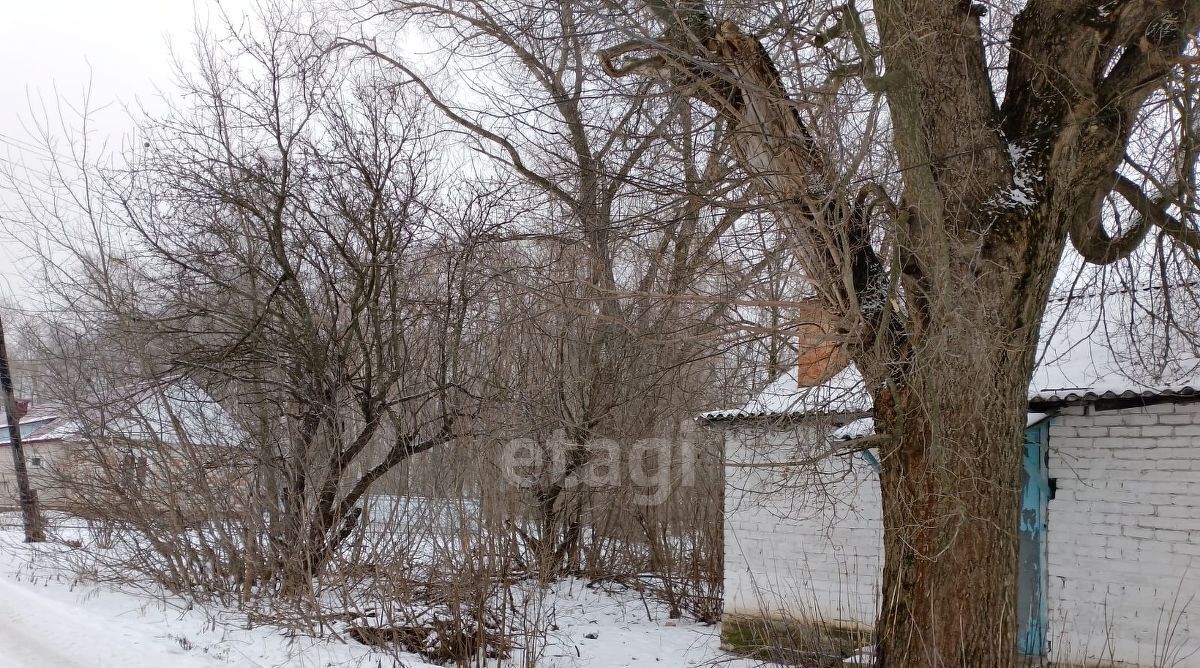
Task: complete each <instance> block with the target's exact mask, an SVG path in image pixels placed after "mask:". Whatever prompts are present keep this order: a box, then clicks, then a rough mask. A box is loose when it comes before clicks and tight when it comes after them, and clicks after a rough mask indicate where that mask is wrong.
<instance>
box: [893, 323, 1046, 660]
mask: <svg viewBox="0 0 1200 668" xmlns="http://www.w3.org/2000/svg"><path fill="white" fill-rule="evenodd" d="M1004 311H1007V309H1004V310H1002V311H1001V312H1004ZM975 318H978V320H976V321H975V322H971V319H970V318H963V319H961V320H960V319H957V318H956V319H955V320H954V321H953V322H947V323H943V324H942V326H939V327H937V330H940V331H935V332H930V333H928V334H927V335H926V336H925V337H923V338H925V339H926V340H925V341H922V342H920V343H917V345H918V346H919V348H918V349H917V350H916V352H914V355H913V359H912V366H911V367H910V369H911V372H910V373H909V374H907V375H906V376H905V377H904V379H903V384H902V385H893V386H892V387H891V388H885V389H883V390H882V391H879V392H877V393H876V396H875V401H876V405H875V415H876V420H877V429H878V430H879V432H880V433H883V434H887V436H888V439H887V440H885V441H884V443H885V445H884V446H883V448H882V452H881V455H882V462H883V466H882V471H881V476H880V483H881V486H882V496H883V504H884V505H883V521H884V554H885V558H884V577H883V591H882V599H883V602H882V609H881V613H880V617H879V623H878V626H877V631H878V634H879V643H880V653H879V658H880V660H879V665H881V666H887V667H888V668H943V667H945V668H949V667H954V668H959V667H962V666H987V667H989V668H990V667H1003V666H1011V665H1013V664H1014V661H1015V651H1016V619H1015V594H1016V590H1015V582H1016V574H1017V573H1016V571H1017V545H1018V535H1017V515H1018V510H1019V498H1020V494H1019V489H1018V487H1019V484H1020V483H1019V481H1020V467H1021V452H1022V449H1021V434H1022V431H1023V427H1024V423H1025V418H1024V416H1025V406H1026V396H1027V395H1026V391H1027V390H1026V388H1027V386H1028V382H1029V374H1030V371H1031V364H1030V358H1031V357H1032V356H1031V355H1029V354H1028V353H1026V352H1025V351H1026V350H1028V347H1027V345H1014V344H1016V343H1018V342H1028V341H1029V337H1030V332H1027V331H1013V328H1012V327H1011V326H1010V327H1005V326H1004V323H1000V322H994V321H993V319H994V318H995V316H994V315H992V316H991V317H989V314H987V313H977V314H975ZM980 320H983V321H985V322H984V323H983V325H984V326H978V325H979V324H980Z"/></svg>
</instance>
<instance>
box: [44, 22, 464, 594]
mask: <svg viewBox="0 0 1200 668" xmlns="http://www.w3.org/2000/svg"><path fill="white" fill-rule="evenodd" d="M303 18H304V15H303V14H302V13H290V14H289V13H274V14H268V15H266V16H265V17H263V18H262V20H261V21H260V22H257V23H254V22H252V23H251V24H249V25H239V26H236V27H234V26H232V25H231V26H227V28H226V30H225V32H224V33H223V34H218V35H215V36H206V38H205V39H203V40H202V41H201V44H200V46H199V47H198V51H197V58H196V61H197V65H198V70H197V71H196V73H195V74H191V75H181V77H182V78H181V90H180V92H181V93H182V98H181V99H182V100H184V101H183V102H182V103H181V104H180V105H179V106H178V107H176V108H175V109H172V110H170V111H169V112H167V113H166V114H163V115H162V116H161V117H160V118H157V119H149V120H147V121H146V122H145V124H144V127H143V128H142V132H143V139H142V146H141V147H139V149H138V150H137V151H135V152H131V153H130V154H129V155H127V156H124V160H125V162H124V164H123V165H122V166H120V167H115V168H109V169H106V170H100V169H97V168H95V167H94V166H93V165H88V164H81V165H79V168H80V171H81V172H82V173H84V174H86V175H88V177H89V179H90V180H88V181H83V182H70V183H63V182H56V185H57V187H59V188H60V189H61V191H60V192H61V193H62V194H63V195H72V194H74V195H76V197H75V201H76V202H86V203H87V206H86V207H79V209H72V210H66V211H65V212H64V209H59V208H50V207H47V208H42V209H33V210H32V211H31V215H33V216H34V217H35V220H37V223H38V224H40V225H41V226H42V227H43V228H44V229H45V230H49V231H51V232H53V231H55V230H57V241H58V242H59V244H58V248H57V250H56V251H55V253H54V254H53V255H48V256H47V258H46V259H47V261H48V262H57V263H58V264H57V265H51V268H50V272H51V278H52V280H51V287H52V288H53V289H55V290H57V294H58V299H59V301H60V304H61V305H62V306H64V307H65V308H64V309H63V311H62V313H63V315H61V316H60V322H59V323H58V327H59V328H60V329H62V328H67V329H69V330H71V331H75V332H78V333H79V334H80V335H81V336H83V339H84V340H86V339H88V338H89V336H87V335H88V333H89V332H90V333H99V332H103V333H104V335H105V336H107V337H111V339H112V340H113V341H116V342H119V347H122V348H124V349H125V352H124V355H122V352H121V350H117V351H113V352H115V355H116V356H117V357H118V359H120V358H121V357H123V358H124V362H123V363H119V364H118V365H117V369H116V371H117V372H119V374H120V375H123V376H124V379H125V380H126V381H127V382H129V381H140V382H145V381H160V380H162V379H164V378H173V377H177V376H179V375H183V376H186V377H189V378H191V379H193V380H194V381H195V382H196V383H198V384H200V385H201V386H203V387H204V388H206V389H207V390H209V392H210V393H211V394H212V395H213V396H214V397H218V398H219V399H220V400H221V401H222V402H223V403H224V404H225V405H226V406H228V407H229V409H230V411H231V412H233V413H234V414H235V415H237V416H238V418H239V420H240V421H241V423H242V429H243V431H244V432H245V441H246V442H245V443H243V444H242V447H244V448H249V450H250V451H251V452H252V453H253V460H254V461H253V466H252V467H251V469H252V476H251V477H252V484H251V485H250V493H249V494H248V495H244V496H243V497H242V498H240V499H239V502H241V503H243V504H245V507H244V508H243V512H242V515H243V517H244V518H245V519H246V522H247V523H248V526H249V529H250V533H249V534H248V535H249V541H250V543H249V544H248V545H246V546H245V549H246V550H247V553H248V554H247V558H248V559H250V560H254V561H257V564H256V565H255V566H254V568H253V569H251V570H250V571H248V572H252V573H253V577H254V579H255V580H257V581H261V582H263V583H265V584H270V585H272V586H277V587H278V588H279V590H280V591H283V592H284V593H286V594H300V593H305V592H307V591H308V589H309V587H310V586H311V583H312V582H313V578H314V577H315V576H317V575H319V574H320V572H321V571H322V569H323V568H324V567H325V566H326V564H328V563H329V561H330V559H332V558H333V556H334V555H335V554H336V553H337V550H338V549H339V546H340V545H341V544H342V542H343V541H344V540H345V539H346V538H347V537H348V536H349V535H351V533H353V532H354V530H355V528H356V527H357V526H358V524H359V521H360V515H361V512H362V505H363V502H364V501H365V496H366V495H367V494H368V493H369V491H370V489H371V487H372V485H374V484H375V483H376V482H377V481H379V480H380V479H381V478H383V477H384V476H385V475H387V474H388V472H389V471H391V470H392V469H394V468H395V467H396V466H397V464H399V463H400V462H402V461H404V460H406V459H407V458H410V457H412V456H414V455H415V454H418V453H421V452H424V451H427V450H430V449H432V448H435V447H438V446H440V445H443V444H445V443H447V442H449V441H451V440H452V438H453V437H454V436H455V435H456V433H457V430H460V429H464V428H465V427H464V424H466V423H465V419H466V418H468V417H470V415H471V413H472V411H473V410H474V409H473V408H472V401H473V400H472V398H471V397H472V391H471V388H470V387H469V385H470V383H469V381H467V380H466V378H467V376H468V375H469V374H470V372H471V369H472V364H471V361H470V359H469V358H468V357H467V355H465V354H464V351H465V350H467V349H468V348H469V347H470V345H471V343H472V340H473V339H472V337H479V336H484V335H485V332H483V331H481V330H480V329H479V328H469V327H468V326H467V324H466V323H467V321H468V317H469V316H471V315H472V311H471V309H472V300H473V299H474V296H475V292H474V291H475V290H476V286H475V284H474V283H473V282H472V281H476V280H477V277H478V272H476V271H475V270H474V263H473V256H474V253H475V248H476V241H475V240H474V237H475V236H476V235H477V234H478V233H479V232H480V230H481V229H482V227H481V226H483V225H485V224H486V220H475V221H468V220H465V219H464V218H462V217H458V216H456V215H455V216H448V215H444V211H443V210H442V209H441V208H439V207H440V205H442V204H446V203H447V201H445V200H441V201H439V198H440V195H439V193H438V190H437V188H435V187H434V185H432V183H433V182H434V181H435V180H436V179H437V178H439V175H438V174H437V173H436V169H437V167H438V166H439V165H438V163H436V162H435V161H434V160H433V159H432V158H431V153H432V152H433V151H435V150H436V144H435V143H434V142H433V140H432V139H431V138H430V136H429V133H428V132H427V125H426V124H425V118H424V115H423V114H422V113H421V112H420V104H419V103H415V100H414V98H413V97H412V96H411V95H408V94H406V92H405V90H404V89H403V87H401V86H400V85H399V83H398V82H396V81H393V80H391V79H389V78H388V77H387V76H386V74H387V73H386V72H381V71H380V70H379V69H378V68H373V67H370V66H369V65H368V66H354V65H352V64H350V63H348V62H346V61H345V60H344V59H343V60H342V61H339V60H338V59H336V58H331V57H329V56H328V55H327V54H324V53H322V52H321V51H320V50H319V49H318V48H317V47H316V46H315V45H314V44H313V42H312V41H311V40H310V39H308V37H307V36H305V37H301V36H299V35H298V34H297V32H296V30H295V29H296V28H297V27H298V26H300V25H301V24H302V23H303ZM310 27H311V26H310ZM72 188H74V189H75V190H72ZM463 197H464V198H467V199H469V198H470V194H469V193H467V194H466V195H464V196H463ZM64 199H65V197H64ZM74 216H80V217H82V218H83V220H84V223H85V224H84V225H82V226H81V225H79V224H78V222H79V221H78V219H77V218H75V217H74ZM88 230H91V231H92V232H93V233H91V234H89V233H88ZM104 348H106V349H108V350H110V351H112V346H104ZM78 350H79V349H78V348H76V349H75V351H67V352H68V353H70V352H78ZM72 361H74V362H75V364H74V368H73V369H68V370H69V371H70V372H71V373H74V374H77V375H81V376H82V377H83V378H88V377H89V375H90V374H91V373H97V372H99V370H102V369H103V368H104V366H91V367H90V368H91V369H92V370H91V371H89V366H88V365H89V364H90V363H94V362H95V360H94V359H91V358H90V356H86V355H84V356H74V357H73V358H72V357H68V358H67V359H66V360H64V362H67V363H69V362H72ZM66 366H68V367H69V366H71V365H70V364H66ZM64 387H66V388H71V387H72V386H71V385H70V384H66V385H64ZM74 387H80V386H78V385H75V386H74ZM83 387H86V385H84V386H83ZM216 505H217V506H221V507H224V506H225V505H227V504H224V503H217V504H216ZM177 538H179V540H181V541H185V540H186V538H185V537H181V536H177Z"/></svg>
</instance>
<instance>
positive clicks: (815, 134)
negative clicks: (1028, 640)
mask: <svg viewBox="0 0 1200 668" xmlns="http://www.w3.org/2000/svg"><path fill="white" fill-rule="evenodd" d="M711 5H712V9H710V8H709V6H706V3H705V2H704V1H703V0H679V1H671V0H646V1H645V2H638V3H624V2H612V3H606V6H608V7H610V8H612V9H613V10H614V12H615V13H616V14H617V15H618V16H620V17H621V18H620V19H618V21H619V22H620V23H621V24H622V25H621V27H622V28H623V29H625V30H626V31H627V32H626V35H627V36H628V37H630V39H629V40H628V41H625V42H623V43H620V44H614V45H612V46H611V47H610V48H609V49H608V50H607V51H605V52H603V53H602V54H601V60H602V62H603V64H604V66H605V68H606V70H607V71H608V72H609V73H610V74H611V75H612V76H614V77H618V78H620V77H635V78H639V79H641V80H653V81H658V82H659V83H660V84H661V85H663V86H664V87H665V90H666V91H669V92H670V93H671V94H673V95H676V96H679V97H681V98H687V99H695V100H700V101H703V102H704V103H707V104H708V105H709V106H710V107H711V109H712V110H713V112H714V114H716V115H717V116H719V117H721V118H724V119H725V121H726V122H727V123H728V124H729V126H730V132H731V136H732V142H731V143H732V149H733V153H734V154H735V155H736V157H737V159H738V162H739V165H740V167H741V169H742V170H743V172H744V173H745V175H746V177H747V178H748V179H749V182H750V183H751V184H752V185H753V187H754V188H755V189H756V191H757V192H758V193H759V195H760V196H761V202H762V203H763V205H764V206H765V207H767V208H768V209H769V210H770V211H771V213H772V214H773V215H774V216H775V218H776V219H777V220H778V223H779V226H780V228H781V229H782V230H783V231H784V233H786V234H787V235H788V236H789V237H790V239H791V240H792V243H793V250H794V252H795V254H796V257H797V259H798V261H799V264H800V266H801V267H802V269H803V272H804V274H805V276H806V277H807V278H808V279H809V280H810V281H811V282H812V285H813V286H814V288H815V290H816V292H817V294H818V296H819V298H820V299H821V300H822V302H823V303H824V305H825V306H826V307H827V309H828V310H829V311H830V313H831V315H832V316H833V317H834V318H835V319H836V320H837V321H839V322H840V328H841V330H842V331H844V332H845V336H844V345H845V349H846V354H847V356H848V358H850V359H852V360H853V361H854V363H855V364H856V365H857V367H858V369H859V370H860V371H861V372H862V374H863V376H864V378H865V381H866V385H867V388H868V389H869V391H870V392H871V394H872V397H873V400H874V417H875V424H876V429H877V430H878V432H879V433H880V434H881V436H882V438H883V439H884V440H883V441H882V446H881V452H882V462H883V472H882V476H881V484H882V487H883V492H884V522H885V551H886V566H885V572H884V580H883V607H882V612H881V616H880V618H879V623H878V633H879V640H880V645H881V650H880V653H879V665H883V666H888V667H893V666H913V667H916V666H922V667H928V666H935V667H940V666H966V665H970V666H983V665H986V666H1010V665H1013V663H1014V660H1015V659H1014V653H1015V646H1016V643H1015V628H1016V625H1015V619H1016V616H1015V612H1014V590H1015V586H1014V578H1015V573H1016V554H1017V550H1016V545H1017V541H1016V517H1017V507H1018V472H1019V467H1020V461H1019V459H1020V458H1019V453H1020V448H1019V447H1017V444H1018V439H1019V438H1020V434H1021V429H1022V427H1023V413H1024V407H1025V404H1026V396H1027V395H1026V392H1027V385H1028V383H1029V379H1030V376H1031V373H1032V370H1033V365H1034V355H1035V349H1036V342H1037V337H1038V331H1039V324H1040V322H1041V320H1042V316H1043V312H1044V311H1045V308H1046V303H1047V299H1048V297H1049V295H1050V293H1051V288H1052V285H1053V284H1054V282H1055V277H1056V273H1057V271H1058V269H1059V265H1060V262H1061V261H1062V258H1063V257H1064V252H1065V250H1066V249H1068V248H1070V249H1073V250H1074V252H1076V253H1078V254H1079V256H1080V257H1081V258H1082V259H1083V260H1084V261H1086V262H1088V263H1092V264H1101V265H1104V264H1110V263H1114V262H1118V261H1121V260H1125V259H1129V258H1130V257H1131V256H1132V257H1136V256H1137V255H1138V254H1139V253H1140V252H1146V251H1144V250H1139V249H1144V248H1146V244H1148V243H1149V244H1153V246H1154V248H1156V249H1160V250H1159V251H1156V252H1160V253H1161V252H1167V253H1170V252H1173V253H1175V257H1179V258H1182V259H1184V262H1183V263H1182V264H1178V265H1175V266H1173V268H1172V269H1170V270H1169V271H1167V272H1166V273H1167V275H1166V276H1164V278H1165V279H1167V280H1168V281H1173V280H1178V277H1179V276H1180V274H1179V273H1178V272H1180V271H1182V272H1184V274H1183V275H1185V276H1186V275H1189V274H1187V272H1189V271H1191V270H1194V263H1195V259H1196V257H1197V255H1196V253H1197V250H1198V249H1200V229H1198V228H1197V225H1196V213H1197V210H1196V208H1195V192H1196V187H1197V183H1196V180H1195V174H1196V161H1195V145H1196V144H1195V138H1196V133H1195V130H1196V127H1195V120H1194V119H1195V116H1194V115H1192V111H1193V110H1194V108H1195V105H1196V88H1195V86H1194V83H1195V66H1196V57H1195V53H1196V50H1195V33H1196V29H1197V25H1200V9H1198V8H1197V7H1196V5H1195V3H1191V2H1182V1H1179V2H1160V3H1146V2H1137V1H1130V2H1124V1H1122V2H1115V3H1107V4H1104V3H1100V4H1097V3H1087V2H1069V1H1068V2H1063V1H1060V0H1030V1H1029V2H1023V3H1022V2H1013V3H1001V4H999V5H989V6H984V5H981V4H974V3H936V2H926V1H923V0H906V1H903V2H874V3H871V4H870V6H869V7H864V8H861V9H860V8H858V7H856V5H855V4H854V3H847V4H845V5H835V4H832V3H829V4H822V3H799V2H797V3H792V2H784V3H711ZM613 41H614V42H616V41H617V40H616V39H614V40H613ZM885 105H886V107H885ZM1150 137H1153V144H1154V148H1153V150H1147V141H1148V138H1150ZM1161 249H1166V250H1161ZM1189 262H1190V263H1191V265H1192V266H1191V267H1190V268H1189V266H1188V263H1189ZM1156 273H1157V272H1156ZM1152 275H1153V274H1151V273H1149V272H1147V273H1144V274H1142V276H1143V277H1144V278H1146V279H1149V278H1150V277H1151V276H1152ZM964 592H969V595H964Z"/></svg>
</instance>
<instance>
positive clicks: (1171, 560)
mask: <svg viewBox="0 0 1200 668" xmlns="http://www.w3.org/2000/svg"><path fill="white" fill-rule="evenodd" d="M1050 476H1051V477H1053V478H1057V480H1058V493H1057V494H1056V496H1055V498H1054V499H1052V500H1051V501H1050V504H1049V539H1048V568H1047V571H1048V573H1049V579H1050V582H1049V604H1050V632H1049V634H1048V639H1049V641H1050V643H1051V654H1052V655H1059V656H1069V657H1070V658H1071V659H1073V660H1077V661H1084V660H1097V659H1115V660H1122V661H1125V662H1128V663H1131V664H1134V665H1145V666H1179V667H1183V666H1187V667H1188V668H1193V667H1196V666H1200V403H1184V404H1157V405H1154V406H1147V407H1145V408H1138V409H1125V410H1119V411H1102V412H1093V413H1092V414H1090V415H1084V414H1083V410H1082V409H1073V410H1071V411H1070V414H1066V415H1061V416H1059V417H1057V418H1055V420H1054V421H1053V422H1052V423H1051V425H1050Z"/></svg>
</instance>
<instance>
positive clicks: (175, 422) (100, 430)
mask: <svg viewBox="0 0 1200 668" xmlns="http://www.w3.org/2000/svg"><path fill="white" fill-rule="evenodd" d="M71 413H72V414H73V415H72V417H71V418H70V419H63V420H60V421H56V422H55V423H54V428H53V429H51V430H49V431H47V432H45V433H39V434H38V435H39V437H44V438H71V437H77V436H99V437H109V438H111V437H117V438H124V439H129V440H142V441H157V442H162V443H166V444H176V445H178V444H181V443H185V442H189V443H197V444H201V443H202V444H208V445H227V444H234V443H238V442H240V441H242V440H243V439H244V438H245V435H244V433H243V432H242V430H241V429H240V428H239V427H238V425H237V424H236V423H235V422H234V420H233V418H232V416H230V415H229V413H228V412H226V411H225V409H224V408H223V407H222V406H221V405H220V404H219V403H217V402H216V401H214V400H213V399H212V397H210V396H209V395H208V393H207V392H205V391H204V390H202V389H201V388H200V387H199V386H198V385H196V384H195V383H194V382H192V381H190V380H187V379H184V378H176V379H171V380H168V381H165V382H163V383H153V384H151V383H147V384H141V385H136V386H134V385H131V386H128V387H126V388H121V389H120V390H118V391H115V392H113V395H112V396H110V397H106V398H103V399H96V400H95V405H90V406H80V407H77V408H76V409H75V410H74V411H71Z"/></svg>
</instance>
